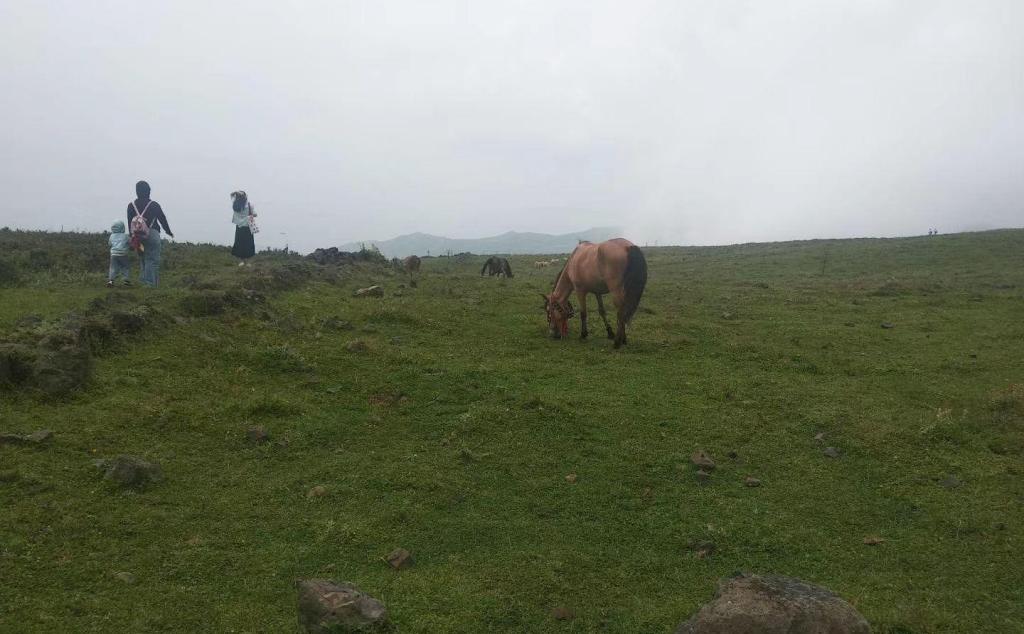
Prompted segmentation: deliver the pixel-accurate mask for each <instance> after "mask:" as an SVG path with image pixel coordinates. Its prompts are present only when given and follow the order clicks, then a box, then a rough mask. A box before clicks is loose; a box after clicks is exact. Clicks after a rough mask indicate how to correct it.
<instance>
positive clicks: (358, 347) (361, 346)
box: [345, 339, 370, 352]
mask: <svg viewBox="0 0 1024 634" xmlns="http://www.w3.org/2000/svg"><path fill="white" fill-rule="evenodd" d="M345 349H346V350H348V351H349V352H366V351H367V350H369V349H370V347H369V346H367V345H366V342H365V341H363V340H362V339H353V340H352V341H349V342H348V343H346V344H345Z"/></svg>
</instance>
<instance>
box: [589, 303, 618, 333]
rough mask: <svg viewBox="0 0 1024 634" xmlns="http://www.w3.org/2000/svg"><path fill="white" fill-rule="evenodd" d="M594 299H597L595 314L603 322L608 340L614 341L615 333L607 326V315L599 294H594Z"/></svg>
mask: <svg viewBox="0 0 1024 634" xmlns="http://www.w3.org/2000/svg"><path fill="white" fill-rule="evenodd" d="M594 297H596V298H597V313H598V314H599V315H601V321H603V322H604V329H605V332H607V333H608V338H609V339H614V338H615V332H614V331H613V330H612V327H611V326H610V325H608V313H607V312H606V311H605V309H604V300H603V299H601V295H600V293H595V294H594Z"/></svg>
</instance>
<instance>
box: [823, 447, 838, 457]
mask: <svg viewBox="0 0 1024 634" xmlns="http://www.w3.org/2000/svg"><path fill="white" fill-rule="evenodd" d="M821 453H822V455H824V456H825V457H826V458H838V457H839V453H840V452H839V450H838V449H836V448H835V447H825V451H823V452H821Z"/></svg>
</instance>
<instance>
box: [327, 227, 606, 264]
mask: <svg viewBox="0 0 1024 634" xmlns="http://www.w3.org/2000/svg"><path fill="white" fill-rule="evenodd" d="M620 234H621V229H619V228H617V227H591V228H590V229H586V230H584V231H576V232H573V233H563V234H561V235H551V234H547V233H532V232H518V231H508V232H506V233H503V234H501V235H499V236H490V237H487V238H446V237H444V236H434V235H430V234H429V233H410V234H407V235H403V236H398V237H397V238H392V239H390V240H366V241H364V242H350V243H348V244H343V245H340V246H339V247H338V248H339V249H340V250H342V251H358V250H359V249H360V247H362V246H366V247H369V246H371V245H373V246H375V247H377V249H379V250H380V252H381V253H383V254H384V255H386V256H387V257H389V258H403V257H405V256H407V255H445V254H447V253H449V252H451V253H453V254H455V253H463V252H465V251H468V252H470V253H478V254H491V253H505V254H509V255H522V254H528V253H568V252H570V251H572V250H573V249H575V248H576V245H577V244H578V243H579V241H580V240H590V241H591V242H600V241H602V240H608V239H609V238H615V237H618V236H619V235H620Z"/></svg>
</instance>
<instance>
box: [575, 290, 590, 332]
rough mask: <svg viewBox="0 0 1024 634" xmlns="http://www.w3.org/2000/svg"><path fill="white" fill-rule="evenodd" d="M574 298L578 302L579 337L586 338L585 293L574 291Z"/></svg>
mask: <svg viewBox="0 0 1024 634" xmlns="http://www.w3.org/2000/svg"><path fill="white" fill-rule="evenodd" d="M576 299H578V300H579V302H580V339H586V338H587V335H588V334H590V333H588V332H587V293H586V292H585V291H576Z"/></svg>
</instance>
